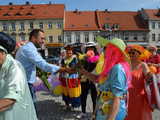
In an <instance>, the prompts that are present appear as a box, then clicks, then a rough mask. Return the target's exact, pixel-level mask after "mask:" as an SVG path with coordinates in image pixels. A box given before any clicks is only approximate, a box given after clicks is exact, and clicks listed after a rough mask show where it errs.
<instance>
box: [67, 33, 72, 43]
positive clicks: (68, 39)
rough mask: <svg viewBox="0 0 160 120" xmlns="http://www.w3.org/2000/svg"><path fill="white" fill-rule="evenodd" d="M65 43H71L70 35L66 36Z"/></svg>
mask: <svg viewBox="0 0 160 120" xmlns="http://www.w3.org/2000/svg"><path fill="white" fill-rule="evenodd" d="M66 42H68V43H71V34H67V35H66Z"/></svg>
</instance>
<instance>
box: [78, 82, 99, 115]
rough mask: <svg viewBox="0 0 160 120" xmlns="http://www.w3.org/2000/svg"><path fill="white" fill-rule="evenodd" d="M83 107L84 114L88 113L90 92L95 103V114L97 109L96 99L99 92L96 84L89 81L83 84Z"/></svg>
mask: <svg viewBox="0 0 160 120" xmlns="http://www.w3.org/2000/svg"><path fill="white" fill-rule="evenodd" d="M81 90H82V93H81V107H82V112H83V113H85V112H86V102H87V96H88V93H89V90H90V91H91V98H92V102H93V112H94V110H95V107H96V99H97V90H96V86H95V84H94V83H92V82H89V81H88V80H87V81H86V82H81Z"/></svg>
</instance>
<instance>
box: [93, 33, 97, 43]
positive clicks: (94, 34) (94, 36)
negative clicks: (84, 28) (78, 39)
mask: <svg viewBox="0 0 160 120" xmlns="http://www.w3.org/2000/svg"><path fill="white" fill-rule="evenodd" d="M96 37H97V33H96V32H95V33H93V41H94V42H97V40H96Z"/></svg>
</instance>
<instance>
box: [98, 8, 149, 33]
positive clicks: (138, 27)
mask: <svg viewBox="0 0 160 120" xmlns="http://www.w3.org/2000/svg"><path fill="white" fill-rule="evenodd" d="M97 16H98V21H99V25H100V27H101V29H102V30H104V24H106V23H107V24H109V25H110V26H113V24H118V25H119V30H122V31H123V30H124V31H126V30H127V31H128V30H129V31H146V30H147V31H148V27H147V25H146V24H144V23H143V21H142V19H141V18H140V17H139V16H138V12H128V11H126V12H125V11H97Z"/></svg>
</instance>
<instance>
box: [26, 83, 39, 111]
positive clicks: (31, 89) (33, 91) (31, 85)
mask: <svg viewBox="0 0 160 120" xmlns="http://www.w3.org/2000/svg"><path fill="white" fill-rule="evenodd" d="M28 86H29V90H30V93H31V97H32V100H33V104H34V107H35V109H36V112H37V106H36V101H37V99H36V91H35V89H34V86H33V84H31V83H28Z"/></svg>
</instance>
